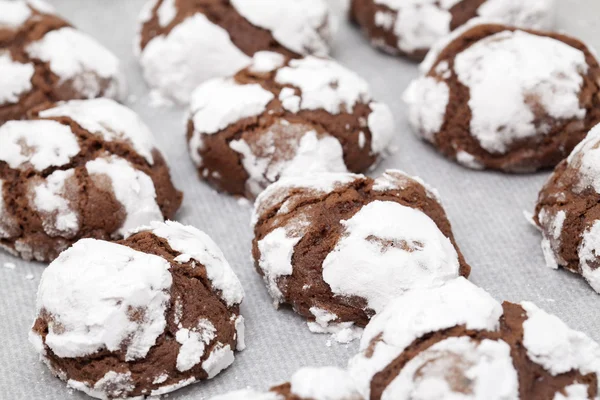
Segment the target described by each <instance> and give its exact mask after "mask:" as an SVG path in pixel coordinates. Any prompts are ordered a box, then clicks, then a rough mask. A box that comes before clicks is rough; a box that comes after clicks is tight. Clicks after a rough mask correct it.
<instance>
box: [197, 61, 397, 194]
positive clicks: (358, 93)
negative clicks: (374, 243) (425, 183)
mask: <svg viewBox="0 0 600 400" xmlns="http://www.w3.org/2000/svg"><path fill="white" fill-rule="evenodd" d="M393 131H394V120H393V117H392V113H391V111H390V109H389V108H388V107H387V106H386V105H384V104H381V103H377V102H375V101H373V100H372V99H371V95H370V92H369V86H368V84H367V83H366V82H365V81H364V80H363V79H362V78H360V77H359V76H358V75H356V74H355V73H354V72H352V71H350V70H348V69H346V68H344V67H342V66H341V65H340V64H338V63H336V62H335V61H332V60H329V59H323V58H317V57H312V56H308V57H306V58H301V59H289V58H285V57H283V56H281V55H279V54H277V53H272V52H261V53H258V54H257V55H256V56H255V57H254V60H253V64H252V65H251V66H249V67H248V68H246V69H244V70H242V71H240V72H238V73H237V74H236V75H235V76H234V77H232V78H219V79H214V80H211V81H208V82H206V83H204V84H203V85H200V86H199V87H198V88H197V89H196V90H195V91H194V94H193V96H192V102H191V111H190V120H189V123H188V134H187V135H188V136H187V137H188V144H189V148H190V152H191V157H192V159H193V161H194V163H195V164H196V166H197V167H198V172H199V175H200V177H201V178H203V179H205V180H207V181H208V182H209V183H211V184H212V185H214V186H215V187H216V188H217V189H219V190H222V191H225V192H228V193H230V194H233V195H238V196H246V197H248V198H254V197H256V196H257V195H258V194H259V193H260V192H261V191H262V190H263V189H264V188H266V187H267V186H268V185H269V184H270V183H272V182H275V181H276V180H278V179H279V178H282V177H289V176H298V175H306V174H315V173H319V172H348V171H351V172H363V171H366V170H367V169H369V168H370V167H372V166H373V165H374V164H375V163H377V162H378V161H379V160H380V159H381V158H382V157H383V155H384V151H385V150H386V147H387V146H388V144H389V142H390V140H391V139H392V135H393Z"/></svg>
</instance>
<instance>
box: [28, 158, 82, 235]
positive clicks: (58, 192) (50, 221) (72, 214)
mask: <svg viewBox="0 0 600 400" xmlns="http://www.w3.org/2000/svg"><path fill="white" fill-rule="evenodd" d="M74 175H75V170H73V169H70V170H67V171H54V172H53V173H52V174H50V175H49V176H48V177H47V178H46V179H45V180H44V181H42V182H40V183H36V184H33V185H32V191H33V196H32V197H33V202H32V203H33V204H32V208H33V209H35V210H36V211H37V212H38V214H39V215H40V218H41V220H42V227H43V228H44V232H46V233H47V234H48V235H49V236H59V235H60V236H63V237H74V236H75V235H76V234H77V232H78V231H79V216H78V214H77V212H76V211H74V210H73V209H72V208H71V205H70V204H69V201H68V200H67V198H68V197H70V196H68V194H67V192H66V190H67V189H66V188H65V184H66V182H67V180H69V179H73V177H74ZM32 183H33V182H32Z"/></svg>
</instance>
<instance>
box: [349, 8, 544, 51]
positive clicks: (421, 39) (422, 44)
mask: <svg viewBox="0 0 600 400" xmlns="http://www.w3.org/2000/svg"><path fill="white" fill-rule="evenodd" d="M554 8H555V5H554V0H526V1H524V0H442V1H439V0H410V1H406V0H351V6H350V18H351V20H352V21H354V22H355V23H357V24H358V25H359V26H360V27H361V29H362V30H363V32H364V33H365V35H366V36H367V37H368V38H369V40H370V41H371V43H372V44H373V46H375V47H377V48H379V49H381V50H383V51H385V52H387V53H391V54H400V55H403V56H407V57H409V58H411V59H414V60H422V59H423V58H424V57H425V55H426V54H427V51H429V49H430V48H431V47H432V46H433V45H434V44H435V43H436V42H437V41H438V40H440V39H442V38H444V37H446V36H447V35H448V34H450V32H451V31H453V30H455V29H456V28H458V27H460V26H462V25H463V24H465V23H467V22H468V21H470V20H472V19H473V18H476V17H481V18H485V19H488V20H493V21H495V22H498V23H504V24H507V25H514V26H519V27H523V28H532V29H551V28H552V26H553V24H554Z"/></svg>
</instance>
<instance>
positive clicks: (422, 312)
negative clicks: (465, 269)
mask: <svg viewBox="0 0 600 400" xmlns="http://www.w3.org/2000/svg"><path fill="white" fill-rule="evenodd" d="M502 313H503V310H502V306H501V305H500V303H498V302H497V301H496V300H494V299H493V298H492V297H491V296H490V295H489V294H488V293H487V292H485V291H484V290H483V289H480V288H478V287H477V286H475V285H473V284H472V283H470V282H469V281H467V280H466V279H464V278H462V277H461V278H457V279H454V280H452V281H449V282H447V283H446V284H444V285H443V286H441V287H438V288H428V289H414V290H410V291H408V292H405V293H404V294H403V295H401V296H400V297H398V298H396V299H395V300H393V301H392V302H391V303H389V304H388V306H387V307H386V308H385V309H384V310H383V311H382V312H381V313H379V314H377V315H376V316H375V317H373V319H371V322H370V323H369V324H368V325H367V327H366V328H365V331H364V334H363V337H362V339H361V343H360V351H361V352H360V353H359V354H358V355H357V356H355V357H354V358H353V359H351V360H350V363H349V369H350V373H351V374H352V377H353V378H354V379H355V380H356V382H357V384H358V385H359V390H360V391H361V394H362V395H363V396H364V397H365V398H369V393H370V381H371V378H372V377H373V376H374V375H375V374H376V373H378V372H379V371H382V370H383V369H384V368H385V367H386V366H387V365H388V364H389V363H390V362H392V361H393V360H394V359H395V358H396V357H398V356H399V355H400V354H401V353H402V352H403V351H404V349H406V348H407V347H408V346H409V345H410V344H411V343H413V342H414V341H415V340H416V339H418V338H420V337H422V336H423V335H426V334H427V333H431V332H436V331H439V330H442V329H447V328H451V327H454V326H458V325H465V327H466V328H467V329H473V330H489V331H494V330H497V329H498V327H499V319H500V317H501V316H502Z"/></svg>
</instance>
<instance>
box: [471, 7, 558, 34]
mask: <svg viewBox="0 0 600 400" xmlns="http://www.w3.org/2000/svg"><path fill="white" fill-rule="evenodd" d="M555 3H556V1H555V0H529V1H527V2H523V1H521V0H486V1H485V2H484V3H483V4H482V5H481V6H479V8H478V9H477V14H478V15H479V16H480V17H482V18H485V19H487V20H492V21H500V22H502V23H504V24H506V25H512V26H518V27H522V28H530V29H539V30H550V29H552V27H553V26H554V17H555V8H556V4H555Z"/></svg>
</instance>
